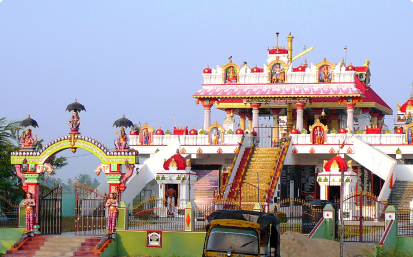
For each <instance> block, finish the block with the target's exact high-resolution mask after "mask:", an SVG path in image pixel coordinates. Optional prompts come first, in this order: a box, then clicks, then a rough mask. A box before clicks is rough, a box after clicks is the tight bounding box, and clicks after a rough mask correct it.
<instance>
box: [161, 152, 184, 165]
mask: <svg viewBox="0 0 413 257" xmlns="http://www.w3.org/2000/svg"><path fill="white" fill-rule="evenodd" d="M177 152H178V150H177ZM172 159H174V161H175V162H176V166H177V167H178V170H184V169H185V168H186V159H185V158H184V157H182V155H180V154H179V153H176V154H175V155H173V156H172V157H171V158H169V159H168V160H167V161H166V162H164V163H163V168H164V169H165V170H169V165H170V164H171V162H172Z"/></svg>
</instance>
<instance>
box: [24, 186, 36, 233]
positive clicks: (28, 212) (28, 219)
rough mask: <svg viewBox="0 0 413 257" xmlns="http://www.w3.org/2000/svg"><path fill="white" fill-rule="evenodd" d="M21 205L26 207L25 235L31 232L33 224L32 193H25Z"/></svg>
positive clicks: (33, 201) (33, 203) (34, 204)
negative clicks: (24, 198)
mask: <svg viewBox="0 0 413 257" xmlns="http://www.w3.org/2000/svg"><path fill="white" fill-rule="evenodd" d="M26 197H27V198H26V200H24V202H23V205H24V206H25V207H26V211H25V213H26V233H28V232H32V231H33V224H34V206H36V203H35V200H34V199H33V195H32V193H27V195H26Z"/></svg>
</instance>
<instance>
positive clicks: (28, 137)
mask: <svg viewBox="0 0 413 257" xmlns="http://www.w3.org/2000/svg"><path fill="white" fill-rule="evenodd" d="M36 141H37V135H35V138H33V136H32V130H31V129H27V131H26V133H25V132H24V131H23V133H22V137H21V142H22V148H32V147H33V145H34V143H36Z"/></svg>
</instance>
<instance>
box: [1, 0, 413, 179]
mask: <svg viewBox="0 0 413 257" xmlns="http://www.w3.org/2000/svg"><path fill="white" fill-rule="evenodd" d="M412 12H413V3H412V1H410V0H398V1H378V0H372V1H364V0H363V1H292V0H290V1H275V0H272V1H228V0H227V1H222V0H221V1H137V0H136V1H126V0H124V1H120V0H117V1H115V0H113V1H105V0H96V1H92V0H89V1H84V0H83V1H77V0H71V1H63V0H59V1H56V0H50V1H42V0H38V1H27V0H24V1H23V0H3V1H0V87H1V92H2V97H1V101H0V117H7V118H8V119H9V120H18V119H24V118H26V117H27V115H28V114H30V115H31V116H32V118H34V119H36V120H37V122H38V123H39V125H40V128H39V129H36V130H35V133H37V134H38V136H39V138H44V139H45V141H46V142H49V141H51V140H53V139H55V138H56V137H60V136H63V135H66V134H67V133H68V132H69V128H68V126H67V124H66V122H67V120H68V118H69V117H70V114H69V113H68V112H65V108H66V106H67V104H69V103H71V102H73V101H74V99H75V98H77V99H78V101H79V102H80V103H82V104H84V105H85V107H86V109H87V112H86V113H84V112H82V113H81V115H80V116H81V120H82V125H81V133H82V134H83V135H86V136H90V137H93V138H95V139H98V140H100V141H101V142H102V143H104V144H105V145H107V146H108V147H109V148H113V140H114V138H115V136H116V134H115V130H116V129H115V128H113V127H112V124H113V122H114V121H115V120H116V119H118V118H120V117H122V114H125V115H126V117H127V118H129V119H131V120H132V121H133V122H134V123H138V122H141V123H142V124H143V123H144V122H147V123H148V124H149V125H151V126H155V127H156V128H158V127H159V126H161V127H162V128H163V129H165V130H166V129H172V128H173V124H174V123H173V122H174V119H173V117H174V115H176V120H177V124H178V126H184V125H185V126H189V127H190V128H192V126H195V127H196V128H198V129H199V128H200V127H201V126H202V125H203V108H202V106H196V105H195V100H194V99H193V98H192V97H191V95H192V94H193V93H194V92H196V91H197V90H198V89H200V87H201V84H202V82H203V79H202V69H203V68H205V67H206V65H210V67H216V65H217V64H219V65H223V64H225V63H227V62H228V59H227V58H228V56H230V55H232V56H233V61H234V62H235V63H237V64H239V65H240V64H241V63H242V62H243V61H247V62H248V64H249V65H250V67H251V66H254V65H255V64H258V66H259V67H262V66H263V64H264V63H265V62H266V59H267V50H266V49H267V47H269V46H273V45H275V44H276V37H275V32H277V31H278V32H280V45H286V38H285V37H286V36H287V34H288V33H289V32H290V31H291V32H292V34H293V36H294V37H295V39H294V45H293V48H294V51H293V53H294V54H293V55H295V54H298V53H299V52H301V51H302V49H303V46H304V44H305V45H306V46H307V48H308V47H310V46H314V51H312V52H311V53H309V54H308V55H307V58H308V62H309V63H319V62H320V61H322V60H323V58H324V57H326V58H327V60H329V61H331V62H333V63H338V62H339V61H340V60H341V58H342V57H343V56H344V50H343V48H344V46H346V45H347V47H348V54H347V63H348V64H349V63H350V62H352V63H353V65H356V66H357V65H363V64H364V62H365V59H367V58H368V59H370V61H371V65H370V68H371V72H372V77H371V85H372V88H373V89H374V90H375V91H376V92H377V93H378V94H379V95H381V96H382V98H383V99H384V100H385V101H386V102H387V103H388V104H389V105H390V107H392V108H393V110H395V111H397V106H396V103H397V102H400V103H402V102H404V101H406V100H407V98H408V96H409V93H410V91H411V87H410V85H411V83H412V81H413V78H412V75H411V74H412V70H411V69H412V63H413V58H412V57H413V50H412V42H413V33H412V25H413V15H412ZM300 62H304V60H300V59H299V60H297V61H295V65H299V64H300ZM223 118H224V113H223V112H219V111H217V110H216V109H213V110H212V121H214V120H218V121H222V119H223ZM393 119H394V118H393V117H390V116H388V117H386V120H385V123H387V124H390V123H392V120H393ZM84 154H88V152H86V151H83V150H79V151H78V152H77V153H76V154H74V155H73V154H72V153H71V152H70V151H65V152H63V153H62V155H64V156H67V157H74V156H76V157H75V158H69V159H68V160H69V162H70V165H68V167H67V168H64V170H62V171H59V172H58V176H59V177H63V178H68V177H72V178H73V177H75V175H77V174H79V173H88V174H91V175H92V178H94V177H95V175H94V173H93V170H94V168H95V167H96V166H97V165H98V164H99V160H98V158H97V157H95V156H93V155H86V156H81V155H84ZM101 176H102V175H101Z"/></svg>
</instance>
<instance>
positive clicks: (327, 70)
mask: <svg viewBox="0 0 413 257" xmlns="http://www.w3.org/2000/svg"><path fill="white" fill-rule="evenodd" d="M318 74H319V76H318V80H319V81H320V82H324V83H330V82H331V67H330V66H328V65H324V66H321V67H320V69H319V72H318Z"/></svg>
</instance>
